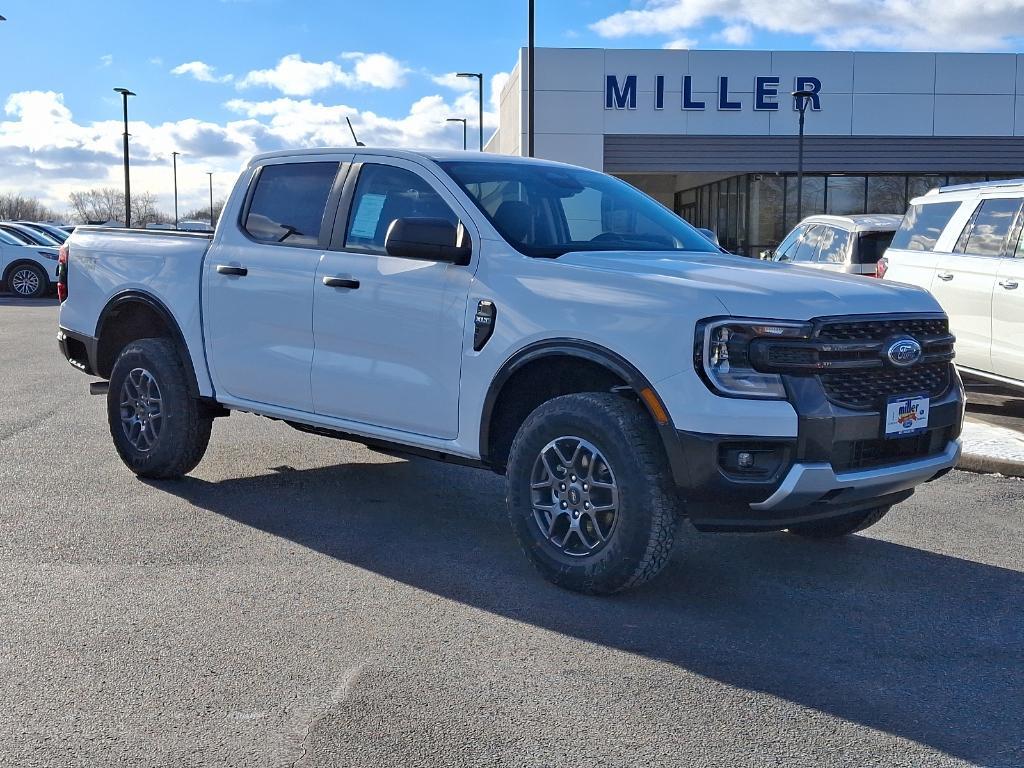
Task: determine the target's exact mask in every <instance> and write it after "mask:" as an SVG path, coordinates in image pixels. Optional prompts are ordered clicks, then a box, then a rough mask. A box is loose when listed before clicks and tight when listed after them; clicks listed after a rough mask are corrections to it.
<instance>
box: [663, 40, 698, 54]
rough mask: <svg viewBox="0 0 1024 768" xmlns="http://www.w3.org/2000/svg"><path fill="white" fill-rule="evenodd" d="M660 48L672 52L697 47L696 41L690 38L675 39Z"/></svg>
mask: <svg viewBox="0 0 1024 768" xmlns="http://www.w3.org/2000/svg"><path fill="white" fill-rule="evenodd" d="M661 47H662V48H670V49H672V50H680V51H685V50H689V49H690V48H696V47H697V41H696V40H695V39H694V38H692V37H677V38H676V39H675V40H669V41H668V42H667V43H665V44H664V45H663V46H661Z"/></svg>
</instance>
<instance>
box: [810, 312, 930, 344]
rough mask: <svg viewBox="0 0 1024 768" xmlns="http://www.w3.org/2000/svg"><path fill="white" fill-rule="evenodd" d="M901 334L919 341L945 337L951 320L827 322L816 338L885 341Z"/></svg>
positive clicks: (927, 318)
mask: <svg viewBox="0 0 1024 768" xmlns="http://www.w3.org/2000/svg"><path fill="white" fill-rule="evenodd" d="M899 333H905V334H908V335H910V336H913V337H915V338H916V339H918V340H921V339H922V337H926V336H944V335H946V334H947V333H949V320H947V319H946V318H944V317H903V318H886V319H883V320H851V321H842V322H825V323H824V324H823V325H822V326H821V328H820V329H819V331H818V334H817V336H816V338H818V339H824V340H828V341H884V340H885V339H888V338H889V337H890V336H893V335H895V334H899Z"/></svg>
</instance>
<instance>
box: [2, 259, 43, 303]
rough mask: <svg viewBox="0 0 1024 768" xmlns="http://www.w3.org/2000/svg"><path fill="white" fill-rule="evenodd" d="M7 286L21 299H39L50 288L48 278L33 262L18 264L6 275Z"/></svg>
mask: <svg viewBox="0 0 1024 768" xmlns="http://www.w3.org/2000/svg"><path fill="white" fill-rule="evenodd" d="M7 288H8V290H10V292H11V293H13V294H14V295H15V296H18V297H20V298H22V299H39V298H42V297H43V296H45V295H46V293H47V292H48V291H49V290H50V279H49V278H48V277H47V276H46V272H44V271H43V270H42V268H41V267H37V266H36V265H35V264H19V265H18V266H16V267H15V268H14V269H12V270H11V271H10V273H9V274H8V275H7Z"/></svg>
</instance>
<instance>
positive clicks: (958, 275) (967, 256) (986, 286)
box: [931, 197, 1021, 371]
mask: <svg viewBox="0 0 1024 768" xmlns="http://www.w3.org/2000/svg"><path fill="white" fill-rule="evenodd" d="M1020 207H1021V200H1020V198H1014V197H989V198H985V199H982V200H981V201H980V202H979V204H978V206H977V207H976V208H975V210H974V213H973V214H972V215H971V218H970V219H969V220H968V221H967V224H966V225H965V226H964V228H963V230H962V231H961V233H960V237H959V238H958V239H957V242H956V245H955V246H954V248H953V252H952V253H948V254H944V255H942V256H940V257H939V260H938V263H937V264H936V268H935V279H934V280H933V281H932V287H931V290H932V294H933V295H934V296H935V298H936V299H938V301H939V304H941V305H942V308H943V309H944V310H946V313H947V314H948V315H949V325H950V329H951V330H952V332H953V334H954V335H955V336H956V359H957V362H958V363H959V364H960V365H963V366H966V367H967V368H977V369H978V370H980V371H991V370H992V294H993V291H994V289H995V285H996V276H997V274H998V273H999V267H1000V263H1001V262H1002V260H1003V256H1004V255H1005V253H1006V249H1007V243H1008V241H1009V238H1010V232H1011V230H1013V228H1014V225H1015V223H1016V221H1017V214H1018V212H1019V211H1020Z"/></svg>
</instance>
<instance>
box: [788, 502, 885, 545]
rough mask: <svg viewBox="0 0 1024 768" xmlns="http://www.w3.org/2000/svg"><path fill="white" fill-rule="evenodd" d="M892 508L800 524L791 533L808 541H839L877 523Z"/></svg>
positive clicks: (877, 508) (875, 509)
mask: <svg viewBox="0 0 1024 768" xmlns="http://www.w3.org/2000/svg"><path fill="white" fill-rule="evenodd" d="M890 509H892V507H875V508H874V509H866V510H864V511H862V512H855V513H854V514H852V515H847V516H846V517H833V518H829V519H827V520H815V521H813V522H810V523H800V524H799V525H794V526H793V527H791V528H790V529H789V532H790V533H793V534H796V535H797V536H803V537H804V538H807V539H838V538H841V537H843V536H849V535H850V534H851V533H857V532H858V531H863V530H864V529H865V528H870V527H871V526H872V525H874V524H875V523H877V522H878V521H879V520H881V519H882V518H883V517H885V515H886V513H887V512H888V511H889V510H890Z"/></svg>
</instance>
